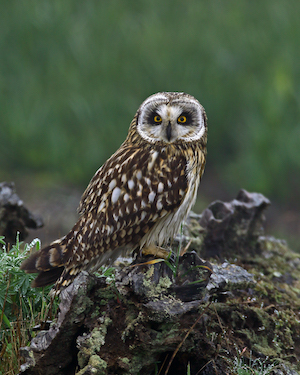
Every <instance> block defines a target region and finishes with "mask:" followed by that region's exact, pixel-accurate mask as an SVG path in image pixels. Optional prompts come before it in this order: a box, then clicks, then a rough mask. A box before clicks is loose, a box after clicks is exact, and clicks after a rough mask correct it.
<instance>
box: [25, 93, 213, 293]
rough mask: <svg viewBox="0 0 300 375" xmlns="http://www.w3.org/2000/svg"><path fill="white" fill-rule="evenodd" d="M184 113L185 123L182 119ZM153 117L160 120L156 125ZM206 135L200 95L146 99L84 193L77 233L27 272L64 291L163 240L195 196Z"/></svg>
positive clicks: (29, 264) (35, 259)
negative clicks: (82, 277)
mask: <svg viewBox="0 0 300 375" xmlns="http://www.w3.org/2000/svg"><path fill="white" fill-rule="evenodd" d="M181 113H184V116H188V119H187V120H188V121H187V123H188V125H186V126H185V125H184V124H183V125H181V124H180V123H179V122H178V120H177V118H178V116H180V114H181ZM155 114H156V116H158V117H155V118H161V121H160V122H159V123H154V124H153V123H152V120H151V119H152V117H153V116H154V115H155ZM148 119H150V123H148ZM180 120H182V118H181V119H180ZM183 120H185V118H183ZM206 139H207V127H206V115H205V111H204V109H203V107H202V106H201V105H200V104H199V102H198V101H197V100H196V99H195V98H193V97H191V96H190V95H188V94H183V93H158V94H155V95H153V96H151V97H149V98H148V99H146V100H145V102H144V103H143V104H142V105H141V107H140V109H139V110H138V112H137V114H136V115H135V117H134V119H133V121H132V123H131V125H130V128H129V132H128V136H127V138H126V140H125V142H124V143H123V144H122V145H121V147H120V148H119V150H117V151H116V153H115V154H114V155H112V156H111V158H110V159H108V160H107V161H106V162H105V163H104V165H103V166H102V167H101V168H100V169H99V170H98V171H97V172H96V174H95V176H94V177H93V178H92V180H91V182H90V184H89V186H88V187H87V189H86V190H85V192H84V194H83V196H82V199H81V202H80V206H79V215H80V217H79V220H78V222H77V223H76V224H75V225H74V227H73V228H72V230H71V231H70V232H69V233H68V234H67V235H66V236H65V237H63V238H62V239H61V240H58V241H55V242H53V243H52V244H50V245H49V246H47V247H46V248H44V249H42V250H40V251H39V252H37V253H35V254H32V255H31V256H30V257H29V259H27V260H26V261H25V262H24V263H23V264H22V269H24V270H26V272H39V275H38V277H37V278H36V280H35V282H34V283H33V286H43V285H46V284H49V283H52V282H55V281H56V280H57V281H56V283H57V286H56V289H57V290H59V289H60V288H61V287H65V286H67V285H68V284H69V283H70V282H72V280H73V279H74V278H75V277H76V275H77V274H78V273H79V272H80V271H81V270H83V269H86V270H94V269H97V268H99V267H100V266H101V265H102V264H104V263H107V262H112V261H113V260H114V259H116V258H117V257H118V256H119V255H120V254H121V253H122V252H126V251H133V250H134V249H136V248H142V247H147V246H153V245H154V246H164V245H166V244H167V242H168V241H169V240H170V239H172V238H173V237H174V236H175V235H176V232H177V231H178V228H179V226H180V223H181V221H182V220H184V219H185V217H186V216H187V214H188V212H189V210H190V209H191V206H192V205H193V203H194V201H195V198H196V193H197V188H198V184H199V181H200V178H201V175H202V173H203V170H204V165H205V159H206Z"/></svg>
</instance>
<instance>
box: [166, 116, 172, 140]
mask: <svg viewBox="0 0 300 375" xmlns="http://www.w3.org/2000/svg"><path fill="white" fill-rule="evenodd" d="M171 137H172V128H171V122H170V121H169V123H168V126H167V139H168V141H169V142H170V140H171Z"/></svg>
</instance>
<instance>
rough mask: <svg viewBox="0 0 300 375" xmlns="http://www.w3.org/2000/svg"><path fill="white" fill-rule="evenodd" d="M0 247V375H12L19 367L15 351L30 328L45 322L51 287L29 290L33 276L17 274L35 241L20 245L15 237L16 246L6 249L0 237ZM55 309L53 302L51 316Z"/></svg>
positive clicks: (27, 339)
mask: <svg viewBox="0 0 300 375" xmlns="http://www.w3.org/2000/svg"><path fill="white" fill-rule="evenodd" d="M0 244H1V247H0V264H1V268H0V342H1V344H0V357H1V358H0V359H1V361H0V374H16V373H17V371H18V368H19V366H20V364H21V358H20V356H19V348H20V347H21V346H26V345H28V344H29V343H30V338H31V336H30V335H34V333H33V332H32V331H31V329H32V327H33V326H35V325H36V324H39V323H41V322H43V321H44V320H45V319H46V318H47V313H48V310H49V306H50V297H49V291H50V289H51V287H47V288H43V289H40V288H39V289H33V288H31V287H30V282H31V281H32V280H33V278H34V276H33V275H28V274H26V273H25V272H24V271H21V270H20V265H21V263H22V261H23V260H24V259H25V258H26V257H27V256H28V252H29V251H31V250H32V249H38V248H39V247H40V241H39V240H37V239H36V240H34V241H32V242H31V244H29V245H28V244H25V245H24V244H22V243H20V242H19V240H18V237H17V241H16V245H14V246H12V248H11V249H8V248H7V247H6V245H5V242H4V240H3V237H0ZM56 308H57V303H56V301H54V304H53V306H52V312H55V311H56ZM29 332H30V333H29Z"/></svg>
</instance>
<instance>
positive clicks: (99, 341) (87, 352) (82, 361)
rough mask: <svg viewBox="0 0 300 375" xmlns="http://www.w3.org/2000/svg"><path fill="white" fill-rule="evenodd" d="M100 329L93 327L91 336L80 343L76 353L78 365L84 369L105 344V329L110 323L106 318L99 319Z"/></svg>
mask: <svg viewBox="0 0 300 375" xmlns="http://www.w3.org/2000/svg"><path fill="white" fill-rule="evenodd" d="M100 321H101V323H102V324H101V325H100V327H95V328H94V329H93V331H92V332H91V334H90V335H89V336H88V337H87V338H86V339H85V340H83V341H82V342H81V344H80V348H79V352H78V355H77V357H78V365H79V367H81V368H82V367H84V366H85V365H86V363H87V362H88V361H89V359H90V358H91V357H92V356H93V355H94V354H96V353H98V352H99V351H100V348H101V346H103V345H104V344H105V337H106V334H107V327H108V326H109V324H110V323H111V319H110V318H108V317H101V318H100Z"/></svg>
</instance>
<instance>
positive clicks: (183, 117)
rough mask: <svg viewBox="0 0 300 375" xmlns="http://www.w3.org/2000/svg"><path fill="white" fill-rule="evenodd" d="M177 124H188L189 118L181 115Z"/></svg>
mask: <svg viewBox="0 0 300 375" xmlns="http://www.w3.org/2000/svg"><path fill="white" fill-rule="evenodd" d="M177 122H178V124H186V122H187V117H186V116H184V115H181V116H179V117H178V119H177Z"/></svg>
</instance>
